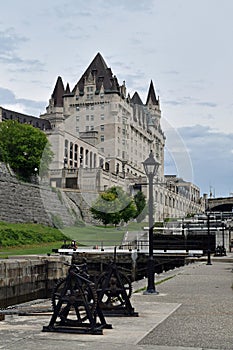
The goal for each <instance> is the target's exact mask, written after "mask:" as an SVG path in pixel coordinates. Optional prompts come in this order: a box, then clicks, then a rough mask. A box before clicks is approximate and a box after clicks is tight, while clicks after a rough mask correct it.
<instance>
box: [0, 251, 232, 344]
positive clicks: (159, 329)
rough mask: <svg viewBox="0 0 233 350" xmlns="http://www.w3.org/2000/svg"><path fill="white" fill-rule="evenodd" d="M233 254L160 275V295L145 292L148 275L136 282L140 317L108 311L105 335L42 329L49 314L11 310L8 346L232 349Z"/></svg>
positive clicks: (0, 335)
mask: <svg viewBox="0 0 233 350" xmlns="http://www.w3.org/2000/svg"><path fill="white" fill-rule="evenodd" d="M232 269H233V254H230V255H229V254H228V256H227V257H222V258H214V259H212V265H206V262H205V261H200V260H198V261H197V262H196V263H193V264H189V265H186V266H184V267H181V268H177V269H174V270H171V271H168V272H164V273H163V274H160V275H158V276H156V281H157V282H161V283H160V284H157V286H156V289H157V290H158V291H159V294H158V295H143V291H142V288H145V287H146V284H147V280H146V279H144V280H141V281H139V282H135V283H134V284H133V289H134V292H135V291H138V292H137V293H133V296H132V298H131V303H132V305H133V307H134V308H135V311H137V312H138V313H139V317H108V318H107V322H108V323H111V324H112V325H113V329H104V332H103V333H104V334H103V335H80V334H65V333H47V332H42V328H43V326H45V325H48V322H49V320H50V316H49V315H46V314H45V315H40V316H17V315H8V316H6V319H5V321H1V322H0V349H4V350H13V349H14V350H15V349H16V348H17V350H33V349H40V350H52V349H53V350H54V349H56V350H60V349H62V350H64V349H66V350H71V349H72V350H73V349H76V348H77V349H88V350H94V349H95V350H96V349H97V350H118V349H121V350H122V348H124V350H133V349H134V350H152V349H153V350H154V349H155V350H194V349H196V350H201V349H202V350H203V349H205V350H213V349H218V350H232V349H233V331H232V325H233V312H232V311H233V310H232V309H233V303H232V302H233V289H232V285H233V272H232Z"/></svg>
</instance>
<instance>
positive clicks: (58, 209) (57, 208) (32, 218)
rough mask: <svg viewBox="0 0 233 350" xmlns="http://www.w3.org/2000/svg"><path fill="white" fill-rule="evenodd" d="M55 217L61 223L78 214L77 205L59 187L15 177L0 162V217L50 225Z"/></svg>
mask: <svg viewBox="0 0 233 350" xmlns="http://www.w3.org/2000/svg"><path fill="white" fill-rule="evenodd" d="M57 217H59V218H60V219H61V220H62V222H63V224H64V225H65V226H70V225H73V224H74V222H75V220H76V219H77V218H81V213H80V209H79V207H78V206H77V205H76V204H75V203H74V202H73V201H72V200H71V199H69V198H68V197H67V196H66V194H65V193H64V192H62V191H61V190H59V189H52V188H50V187H48V186H43V185H34V184H29V183H24V182H21V181H19V180H18V179H17V178H16V176H15V175H14V174H13V173H12V171H11V170H10V169H8V168H7V167H6V165H5V164H4V163H0V221H7V222H13V223H14V222H20V223H27V222H31V223H40V224H44V225H49V226H53V223H54V218H57Z"/></svg>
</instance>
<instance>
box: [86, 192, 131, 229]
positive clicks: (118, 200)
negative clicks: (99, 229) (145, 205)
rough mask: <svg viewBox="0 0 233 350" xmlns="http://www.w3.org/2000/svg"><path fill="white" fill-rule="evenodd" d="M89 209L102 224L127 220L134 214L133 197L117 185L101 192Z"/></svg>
mask: <svg viewBox="0 0 233 350" xmlns="http://www.w3.org/2000/svg"><path fill="white" fill-rule="evenodd" d="M90 210H91V213H92V215H93V217H94V218H95V219H96V220H100V221H101V222H102V223H103V224H104V225H108V224H114V225H118V224H119V223H120V222H121V221H124V222H128V221H129V220H130V219H131V218H133V217H135V214H136V206H135V203H134V200H133V198H131V197H130V196H129V195H128V194H127V193H125V192H124V191H123V189H122V188H121V187H117V186H116V187H115V186H114V187H111V188H109V189H108V190H107V191H105V192H103V193H101V194H100V195H99V197H98V198H97V200H96V201H95V202H94V203H93V205H92V208H91V209H90Z"/></svg>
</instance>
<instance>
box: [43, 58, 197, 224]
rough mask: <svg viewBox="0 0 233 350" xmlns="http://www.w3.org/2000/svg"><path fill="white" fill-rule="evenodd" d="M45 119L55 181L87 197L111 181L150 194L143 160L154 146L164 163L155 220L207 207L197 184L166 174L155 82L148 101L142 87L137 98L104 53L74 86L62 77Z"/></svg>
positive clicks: (155, 155)
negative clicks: (51, 151)
mask: <svg viewBox="0 0 233 350" xmlns="http://www.w3.org/2000/svg"><path fill="white" fill-rule="evenodd" d="M41 118H42V119H46V120H49V121H50V124H51V128H52V129H51V130H49V131H48V132H47V135H48V138H49V140H50V142H51V144H52V147H53V152H54V154H55V158H54V160H53V163H52V165H51V172H50V183H51V185H52V186H57V187H62V188H67V187H70V188H74V189H78V190H79V191H80V192H81V194H82V195H83V197H84V198H86V196H88V203H89V205H90V206H91V201H90V198H91V195H90V192H93V196H92V198H93V199H94V198H95V194H98V193H99V192H100V191H104V190H105V189H107V188H109V187H111V186H121V187H122V188H123V189H124V190H125V191H127V192H129V193H131V194H134V193H135V191H136V190H137V189H143V191H144V193H145V194H146V195H148V193H147V192H148V186H144V185H143V183H144V184H146V182H147V179H146V178H145V173H144V169H143V165H142V162H143V161H144V160H145V159H146V158H147V157H148V155H149V153H150V151H153V154H154V157H155V159H156V160H157V161H158V162H159V163H160V166H159V170H158V174H157V176H156V181H155V182H156V183H157V185H155V186H154V199H155V206H156V211H155V219H156V220H163V219H164V218H165V217H183V216H185V215H186V214H187V213H197V212H202V211H203V210H204V202H203V201H202V200H201V198H200V190H199V188H198V187H197V186H195V185H194V184H192V183H190V182H186V181H184V180H183V179H177V178H176V177H174V176H170V177H167V176H164V147H165V135H164V133H163V131H162V129H161V125H160V120H161V110H160V101H159V98H158V97H157V96H156V93H155V89H154V86H153V82H152V81H151V83H150V86H149V90H148V95H147V99H146V103H145V104H144V103H143V102H142V100H141V98H140V96H139V94H138V93H137V92H135V93H134V95H133V97H132V98H131V97H130V95H129V94H127V89H126V84H125V82H123V83H122V85H120V84H119V83H118V80H117V78H116V76H114V75H113V74H112V71H111V68H108V67H107V64H106V63H105V61H104V60H103V58H102V56H101V55H100V54H99V53H98V54H97V55H96V57H95V58H94V59H93V61H92V62H91V64H90V65H89V66H88V68H87V69H86V71H85V72H84V74H83V75H82V77H81V78H80V80H79V81H78V82H77V84H76V85H75V86H74V88H73V90H72V91H70V87H69V84H67V86H66V89H65V88H64V84H63V81H62V78H61V77H58V79H57V82H56V85H55V88H54V91H53V93H52V95H51V99H50V100H49V105H48V107H47V109H46V113H45V114H43V115H41Z"/></svg>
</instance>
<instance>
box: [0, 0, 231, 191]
mask: <svg viewBox="0 0 233 350" xmlns="http://www.w3.org/2000/svg"><path fill="white" fill-rule="evenodd" d="M232 13H233V1H232V0H222V1H221V2H219V1H218V0H195V1H194V0H140V1H136V0H118V1H115V0H108V1H105V0H86V1H82V0H75V1H70V0H56V1H53V0H40V1H35V0H31V1H29V0H21V1H18V0H8V1H4V2H3V3H2V4H1V17H0V105H1V106H3V107H5V108H9V109H13V110H16V111H19V112H24V113H27V114H32V115H35V116H39V115H40V114H41V113H44V112H45V107H46V106H47V104H48V100H49V98H50V96H51V93H52V91H53V88H54V84H55V81H56V79H57V76H58V75H60V76H62V78H63V81H64V83H65V84H66V82H69V83H70V86H71V88H73V86H74V85H75V83H76V82H77V80H78V79H79V78H80V76H81V74H82V73H83V72H84V70H85V69H86V68H87V66H88V65H89V63H90V62H91V60H92V59H93V58H94V56H95V55H96V53H97V52H100V53H101V54H102V56H103V57H104V59H105V61H106V63H107V64H108V66H110V67H111V68H112V71H113V73H114V74H115V75H116V76H117V77H118V81H119V82H120V83H122V81H123V80H125V81H126V86H127V90H128V92H129V93H130V95H131V96H132V94H133V93H134V92H135V91H138V93H139V95H140V96H141V98H142V100H143V101H144V102H145V99H146V95H147V91H148V88H149V83H150V80H151V79H152V80H153V82H154V86H155V88H156V93H157V94H158V95H159V96H160V101H161V109H162V126H163V129H164V131H165V134H166V136H167V143H166V166H165V173H166V174H171V173H172V174H174V173H176V174H177V175H178V176H180V177H183V178H184V179H185V180H187V181H192V182H194V183H195V184H197V185H198V186H199V187H200V189H201V193H208V194H209V193H210V191H212V193H213V195H215V197H219V196H228V195H229V194H230V193H232V192H233V181H232V178H233V144H232V140H233V45H232V38H233V21H232Z"/></svg>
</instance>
